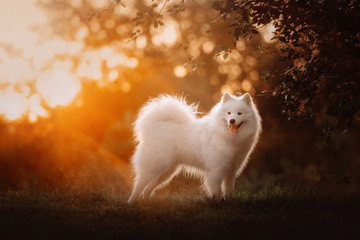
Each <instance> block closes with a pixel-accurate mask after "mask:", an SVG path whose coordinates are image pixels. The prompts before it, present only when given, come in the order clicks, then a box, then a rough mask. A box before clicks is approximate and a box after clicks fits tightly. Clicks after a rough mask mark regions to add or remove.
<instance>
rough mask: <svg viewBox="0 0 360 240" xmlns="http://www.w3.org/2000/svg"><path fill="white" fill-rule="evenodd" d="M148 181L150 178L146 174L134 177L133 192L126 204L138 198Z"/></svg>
mask: <svg viewBox="0 0 360 240" xmlns="http://www.w3.org/2000/svg"><path fill="white" fill-rule="evenodd" d="M149 181H151V177H150V176H149V175H146V174H142V175H140V176H137V177H136V181H135V184H134V190H133V192H132V194H131V196H130V198H129V200H128V203H134V202H135V201H136V200H137V199H138V198H139V196H140V195H141V193H142V192H143V191H144V189H145V187H146V186H147V185H148V184H149Z"/></svg>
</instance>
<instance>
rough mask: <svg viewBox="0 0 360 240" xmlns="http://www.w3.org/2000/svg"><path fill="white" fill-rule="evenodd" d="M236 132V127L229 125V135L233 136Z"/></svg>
mask: <svg viewBox="0 0 360 240" xmlns="http://www.w3.org/2000/svg"><path fill="white" fill-rule="evenodd" d="M236 132H237V127H236V126H233V125H231V126H230V128H229V133H230V135H231V136H235V134H236Z"/></svg>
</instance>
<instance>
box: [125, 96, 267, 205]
mask: <svg viewBox="0 0 360 240" xmlns="http://www.w3.org/2000/svg"><path fill="white" fill-rule="evenodd" d="M197 113H198V112H197V105H194V104H192V105H187V104H186V102H185V100H184V98H179V97H173V96H169V95H161V96H159V97H158V98H155V99H152V100H150V101H149V102H147V103H146V104H145V105H144V106H143V107H142V108H141V109H140V112H139V115H138V118H137V120H136V121H135V127H134V131H135V137H136V141H137V142H138V145H137V147H136V150H135V153H134V155H133V157H132V167H133V169H134V172H135V175H136V176H135V182H134V189H133V192H132V194H131V197H130V199H129V201H128V202H129V203H133V202H135V201H136V200H137V199H138V198H139V197H140V195H143V197H144V199H149V198H151V197H152V196H153V194H154V192H155V190H156V189H158V188H160V187H161V186H164V185H165V184H167V183H169V182H170V181H171V179H172V178H173V177H174V176H175V175H176V174H177V173H179V172H180V171H181V170H182V169H184V170H185V171H189V172H190V173H191V174H197V175H201V176H202V178H203V180H204V181H203V182H204V187H205V189H206V191H207V193H208V195H209V196H211V197H214V198H216V199H219V198H221V197H224V198H230V197H231V195H232V193H233V190H234V183H235V178H236V176H238V175H240V173H241V172H242V170H243V169H244V168H245V166H246V164H247V162H248V159H249V155H250V154H251V152H252V151H253V150H254V147H255V145H256V143H257V141H258V138H259V133H260V131H261V118H260V116H259V113H258V110H257V109H256V106H255V104H254V103H253V100H252V98H251V96H250V95H249V94H248V93H246V94H244V95H242V96H240V97H236V96H233V95H230V94H229V93H225V94H224V95H223V96H222V98H221V101H220V102H219V103H217V104H216V105H215V106H214V107H213V108H212V109H211V111H210V113H208V114H207V115H205V116H204V117H201V118H199V117H198V116H197Z"/></svg>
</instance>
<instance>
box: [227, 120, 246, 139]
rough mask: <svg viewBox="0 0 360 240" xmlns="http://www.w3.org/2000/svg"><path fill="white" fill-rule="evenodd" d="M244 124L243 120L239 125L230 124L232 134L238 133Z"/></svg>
mask: <svg viewBox="0 0 360 240" xmlns="http://www.w3.org/2000/svg"><path fill="white" fill-rule="evenodd" d="M242 124H243V122H241V123H239V125H230V126H229V133H230V135H231V136H235V134H236V133H237V131H238V129H239V128H240V127H241V125H242Z"/></svg>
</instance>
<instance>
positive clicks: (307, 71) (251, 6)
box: [213, 0, 360, 128]
mask: <svg viewBox="0 0 360 240" xmlns="http://www.w3.org/2000/svg"><path fill="white" fill-rule="evenodd" d="M213 7H214V8H215V9H217V10H218V11H219V14H220V15H221V16H223V18H228V17H231V18H232V24H231V25H230V29H231V31H232V34H233V36H234V39H235V41H236V40H238V39H239V38H240V37H246V36H251V35H252V34H257V29H258V28H261V27H263V26H264V25H267V24H272V25H274V27H275V31H274V34H275V36H274V39H277V40H278V41H279V50H280V51H281V53H283V54H284V55H283V56H282V57H281V58H280V60H282V61H288V62H290V65H289V67H288V68H287V69H286V70H285V71H284V72H280V73H278V74H273V75H272V78H274V79H275V80H276V82H277V86H276V88H275V90H274V92H273V94H274V95H279V96H280V97H281V99H282V106H283V112H284V113H286V114H287V115H288V117H289V119H299V120H301V121H304V120H310V119H315V118H316V117H323V116H324V115H325V116H331V117H333V118H334V119H333V121H332V122H331V124H330V125H328V126H326V127H328V128H338V127H345V128H346V127H350V126H352V123H353V120H354V117H355V115H356V114H357V113H359V111H360V85H359V82H358V79H359V77H360V72H359V64H360V58H359V57H360V43H359V40H360V39H359V38H360V35H359V34H360V33H359V28H358V26H357V24H356V23H357V22H360V5H359V3H358V2H357V1H343V0H335V1H321V0H307V1H288V0H272V1H268V0H256V1H234V0H227V1H215V2H214V4H213Z"/></svg>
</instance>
